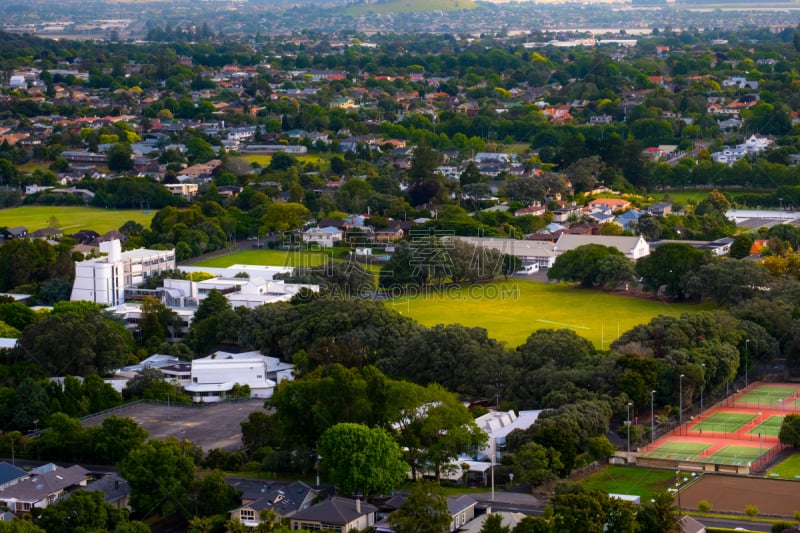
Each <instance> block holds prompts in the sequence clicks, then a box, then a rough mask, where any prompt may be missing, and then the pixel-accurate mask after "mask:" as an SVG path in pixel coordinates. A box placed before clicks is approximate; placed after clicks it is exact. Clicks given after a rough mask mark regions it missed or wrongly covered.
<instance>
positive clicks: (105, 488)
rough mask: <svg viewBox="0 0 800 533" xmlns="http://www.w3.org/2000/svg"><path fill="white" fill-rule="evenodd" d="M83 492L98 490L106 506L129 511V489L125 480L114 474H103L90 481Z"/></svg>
mask: <svg viewBox="0 0 800 533" xmlns="http://www.w3.org/2000/svg"><path fill="white" fill-rule="evenodd" d="M84 490H99V491H100V492H102V493H103V500H104V501H105V502H106V503H107V504H109V505H112V506H114V508H116V509H130V505H129V504H128V500H129V499H130V495H131V488H130V487H129V486H128V482H127V481H126V480H125V478H123V477H122V476H120V475H119V474H117V473H116V472H111V473H108V474H104V475H102V476H100V477H98V478H97V479H95V480H93V481H90V482H89V483H87V484H86V487H84Z"/></svg>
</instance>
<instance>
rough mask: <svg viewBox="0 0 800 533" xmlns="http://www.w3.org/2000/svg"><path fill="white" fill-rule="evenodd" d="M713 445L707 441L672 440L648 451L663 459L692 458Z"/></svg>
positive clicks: (651, 454)
mask: <svg viewBox="0 0 800 533" xmlns="http://www.w3.org/2000/svg"><path fill="white" fill-rule="evenodd" d="M710 447H711V444H710V443H707V442H686V441H679V440H670V441H667V442H665V443H664V444H663V445H661V446H659V447H658V448H656V449H655V450H653V451H651V452H648V453H647V455H648V456H650V457H660V458H663V459H680V460H688V459H692V458H693V457H695V456H696V455H700V454H701V453H703V452H704V451H706V450H707V449H708V448H710Z"/></svg>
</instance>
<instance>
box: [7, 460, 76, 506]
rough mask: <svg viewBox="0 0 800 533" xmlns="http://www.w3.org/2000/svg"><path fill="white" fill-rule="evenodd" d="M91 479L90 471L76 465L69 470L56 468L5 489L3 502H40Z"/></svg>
mask: <svg viewBox="0 0 800 533" xmlns="http://www.w3.org/2000/svg"><path fill="white" fill-rule="evenodd" d="M87 479H89V471H88V470H86V469H85V468H83V467H81V466H78V465H74V466H71V467H69V468H56V469H53V470H49V471H47V472H44V473H42V474H36V475H32V476H31V478H30V479H29V480H27V479H26V480H25V481H23V482H21V483H17V484H16V485H12V486H10V487H8V488H7V489H5V490H4V491H3V493H2V498H3V500H6V501H8V500H10V499H12V498H13V499H16V500H19V501H23V502H38V501H41V500H43V499H45V498H47V496H48V495H50V494H54V493H57V492H60V491H62V490H64V489H66V488H69V487H72V486H74V485H77V484H79V483H81V482H83V481H86V480H87Z"/></svg>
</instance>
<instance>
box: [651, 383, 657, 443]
mask: <svg viewBox="0 0 800 533" xmlns="http://www.w3.org/2000/svg"><path fill="white" fill-rule="evenodd" d="M655 399H656V391H654V390H651V391H650V444H653V442H654V441H655V440H656V419H655V417H654V416H653V413H654V409H653V407H654V406H655Z"/></svg>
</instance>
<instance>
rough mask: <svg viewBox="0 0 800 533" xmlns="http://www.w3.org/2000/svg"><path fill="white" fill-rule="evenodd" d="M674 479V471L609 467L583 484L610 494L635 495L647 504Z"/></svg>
mask: <svg viewBox="0 0 800 533" xmlns="http://www.w3.org/2000/svg"><path fill="white" fill-rule="evenodd" d="M674 479H675V472H673V471H672V470H662V469H655V468H639V467H635V468H634V467H631V466H615V465H608V466H606V467H605V468H603V469H602V470H600V471H599V472H596V473H594V474H592V475H591V476H590V477H588V478H587V479H585V480H583V481H582V482H581V484H584V485H587V486H589V487H592V488H596V489H600V490H602V491H604V492H607V493H609V494H635V495H637V496H641V499H642V501H643V502H646V501H650V498H652V497H653V495H654V494H655V493H656V492H658V491H659V490H663V489H665V488H667V487H669V486H670V483H671V482H672V481H674Z"/></svg>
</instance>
